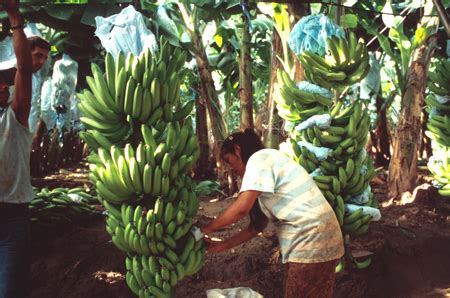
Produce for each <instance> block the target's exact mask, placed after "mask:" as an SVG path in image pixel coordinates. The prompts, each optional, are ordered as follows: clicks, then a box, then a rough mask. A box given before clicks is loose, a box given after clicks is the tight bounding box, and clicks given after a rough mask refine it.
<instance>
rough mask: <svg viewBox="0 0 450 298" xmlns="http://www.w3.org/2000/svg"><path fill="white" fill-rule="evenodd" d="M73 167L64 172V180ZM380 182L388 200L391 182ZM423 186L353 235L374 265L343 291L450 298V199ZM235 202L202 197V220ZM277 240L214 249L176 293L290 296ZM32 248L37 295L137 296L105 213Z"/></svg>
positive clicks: (346, 280) (342, 278)
mask: <svg viewBox="0 0 450 298" xmlns="http://www.w3.org/2000/svg"><path fill="white" fill-rule="evenodd" d="M71 171H75V170H74V169H72V170H71ZM66 174H67V173H65V172H64V173H62V174H61V175H59V176H58V175H56V176H58V177H56V179H60V180H64V178H65V175H66ZM69 176H70V175H69ZM73 181H74V179H73V177H72V179H71V181H70V182H71V183H68V185H70V186H72V185H71V184H72V183H73ZM380 181H382V179H380ZM48 183H51V182H48ZM80 183H81V184H82V183H85V180H83V179H80V180H79V181H78V185H80ZM59 185H63V186H64V185H66V184H64V181H60V183H59ZM373 186H374V189H375V193H376V195H377V197H379V198H380V199H382V198H383V196H384V190H383V185H382V184H381V185H373ZM418 189H419V190H418V191H416V192H415V193H414V194H411V196H410V198H409V199H410V201H412V202H411V203H408V204H406V205H396V204H390V206H386V207H382V208H381V212H382V215H383V217H382V220H381V221H379V222H375V223H372V225H371V228H370V230H369V233H368V234H366V235H364V236H361V237H359V238H356V239H351V249H352V251H353V253H354V254H355V255H356V256H357V255H367V254H372V257H373V262H372V265H371V266H370V267H369V268H368V269H366V270H354V269H351V268H346V269H345V270H344V271H343V272H341V273H339V274H338V275H337V280H336V289H335V295H334V296H335V297H450V202H449V201H448V200H447V202H446V201H445V200H443V199H442V198H439V197H438V196H437V195H436V192H435V191H434V189H433V188H431V187H429V185H427V184H424V185H422V186H420V187H419V188H418ZM232 201H233V198H229V199H225V200H217V198H215V197H207V198H206V197H205V198H202V202H201V208H200V211H199V214H198V216H197V220H198V221H209V220H211V219H212V218H213V217H214V216H216V215H218V214H219V213H220V212H221V211H223V210H224V209H225V208H226V207H227V206H228V205H229V204H230V203H231V202H232ZM384 203H385V204H387V202H384ZM246 224H247V222H246V221H245V220H244V221H243V222H240V223H238V224H236V225H233V226H232V227H229V228H226V229H223V230H222V231H220V232H218V233H217V234H216V236H217V237H226V236H229V235H232V234H234V233H236V232H238V231H239V229H242V228H244V227H245V226H246ZM277 245H278V240H277V238H276V236H275V233H274V230H273V228H272V227H271V226H269V227H268V228H267V229H266V230H265V231H264V233H262V234H261V235H260V236H258V237H257V238H255V239H253V240H251V241H250V242H248V243H246V244H244V245H242V246H240V247H238V248H236V249H234V250H231V251H229V252H226V253H222V254H207V256H206V260H205V264H204V266H203V268H202V269H201V271H200V272H199V273H197V274H196V275H195V276H191V277H187V278H185V279H183V280H182V281H181V282H180V283H179V284H178V285H177V286H176V297H206V290H208V289H213V288H232V287H250V288H252V289H253V290H255V291H257V292H259V293H261V294H262V295H264V297H274V298H276V297H282V288H283V274H284V267H283V265H282V264H281V263H280V262H279V261H278V260H277V256H278V253H277ZM32 254H33V263H32V278H33V285H32V288H33V291H32V297H36V298H37V297H46V298H50V297H58V298H59V297H65V298H75V297H83V298H89V297H96V298H98V297H134V296H133V294H132V293H131V292H130V290H129V289H128V287H127V285H126V283H125V280H124V272H125V265H124V254H123V253H122V252H120V251H119V250H117V249H116V248H115V247H114V245H113V244H112V243H111V241H110V237H109V235H108V234H107V233H106V231H105V226H104V218H103V217H102V216H98V217H96V218H93V219H91V220H89V221H87V222H83V223H77V225H74V226H70V227H55V228H54V229H51V230H48V231H47V233H45V234H42V233H39V234H37V233H34V234H33V251H32Z"/></svg>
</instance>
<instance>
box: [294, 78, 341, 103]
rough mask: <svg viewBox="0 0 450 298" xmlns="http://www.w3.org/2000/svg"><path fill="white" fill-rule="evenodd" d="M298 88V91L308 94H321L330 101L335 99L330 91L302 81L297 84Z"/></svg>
mask: <svg viewBox="0 0 450 298" xmlns="http://www.w3.org/2000/svg"><path fill="white" fill-rule="evenodd" d="M297 87H298V89H300V90H302V91H305V92H308V93H313V94H319V95H322V96H324V97H327V98H330V99H331V98H333V93H331V91H330V90H328V89H326V88H323V87H321V86H319V85H316V84H313V83H310V82H308V81H300V82H299V83H298V84H297Z"/></svg>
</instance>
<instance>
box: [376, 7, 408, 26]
mask: <svg viewBox="0 0 450 298" xmlns="http://www.w3.org/2000/svg"><path fill="white" fill-rule="evenodd" d="M382 12H383V13H384V14H382V16H381V18H382V19H383V23H384V24H385V25H386V27H388V28H397V27H398V26H400V25H401V24H402V22H403V18H402V17H401V16H395V15H393V13H394V11H393V10H392V6H391V2H390V1H387V2H386V4H385V5H384V7H383V10H382Z"/></svg>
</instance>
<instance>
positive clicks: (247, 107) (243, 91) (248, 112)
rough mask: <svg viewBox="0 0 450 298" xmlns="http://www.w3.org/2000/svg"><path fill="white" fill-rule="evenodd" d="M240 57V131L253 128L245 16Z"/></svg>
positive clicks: (247, 30)
mask: <svg viewBox="0 0 450 298" xmlns="http://www.w3.org/2000/svg"><path fill="white" fill-rule="evenodd" d="M242 19H243V24H242V36H241V57H240V60H241V61H240V63H239V91H238V96H239V102H240V114H241V119H240V129H241V130H242V131H243V130H245V129H246V128H254V122H253V96H252V94H253V92H252V91H253V89H252V61H251V60H252V58H251V48H250V47H249V44H250V32H249V22H248V19H247V17H246V16H245V14H243V15H242Z"/></svg>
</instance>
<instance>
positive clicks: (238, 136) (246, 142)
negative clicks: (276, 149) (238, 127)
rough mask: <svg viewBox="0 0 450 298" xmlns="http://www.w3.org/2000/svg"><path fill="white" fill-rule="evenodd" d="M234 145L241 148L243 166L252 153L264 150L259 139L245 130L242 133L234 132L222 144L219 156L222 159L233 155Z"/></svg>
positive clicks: (253, 133) (251, 130)
mask: <svg viewBox="0 0 450 298" xmlns="http://www.w3.org/2000/svg"><path fill="white" fill-rule="evenodd" d="M235 145H239V147H240V148H241V159H242V161H243V162H244V165H246V164H247V161H248V159H249V158H250V156H252V154H253V153H255V152H257V151H259V150H261V149H264V145H263V143H262V142H261V138H260V137H259V136H258V134H256V132H255V131H254V130H253V129H251V128H247V129H246V130H244V131H243V132H241V131H240V132H235V133H233V134H231V135H230V136H228V137H227V138H226V139H225V141H223V143H222V147H221V148H220V156H221V157H222V158H223V156H224V155H225V154H228V153H232V154H234V152H235V151H234V150H235V148H234V147H235Z"/></svg>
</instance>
